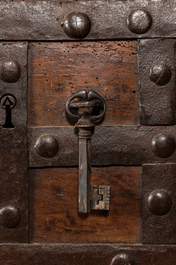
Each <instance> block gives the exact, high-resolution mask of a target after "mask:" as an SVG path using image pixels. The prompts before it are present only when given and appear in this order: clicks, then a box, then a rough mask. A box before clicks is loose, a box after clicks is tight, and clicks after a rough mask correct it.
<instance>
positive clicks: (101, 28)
mask: <svg viewBox="0 0 176 265" xmlns="http://www.w3.org/2000/svg"><path fill="white" fill-rule="evenodd" d="M175 4H176V0H169V1H154V0H153V1H147V0H140V1H139V0H135V1H130V0H127V1H27V0H26V1H10V0H2V1H1V6H0V19H1V28H0V39H1V40H4V39H6V40H69V39H70V38H69V37H68V36H66V34H65V33H64V31H63V29H62V28H61V26H60V24H61V21H62V19H63V18H64V16H65V15H66V14H67V13H69V12H71V11H80V12H84V13H86V14H87V15H88V16H89V17H90V19H91V21H92V28H91V31H90V33H89V35H88V36H87V37H86V39H89V40H93V39H122V38H130V39H133V38H158V37H162V38H174V37H176V10H175V8H173V7H174V6H175ZM141 8H142V9H145V10H147V11H148V12H149V13H150V14H151V16H152V27H151V29H150V30H149V31H148V32H146V33H144V34H141V35H139V34H135V33H132V32H131V31H130V30H129V29H128V26H127V16H128V14H129V12H130V11H132V10H134V9H141ZM7 28H8V30H7Z"/></svg>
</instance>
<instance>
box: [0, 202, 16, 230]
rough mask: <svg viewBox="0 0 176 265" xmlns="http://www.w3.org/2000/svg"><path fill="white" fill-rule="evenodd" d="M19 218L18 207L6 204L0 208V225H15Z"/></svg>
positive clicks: (9, 226)
mask: <svg viewBox="0 0 176 265" xmlns="http://www.w3.org/2000/svg"><path fill="white" fill-rule="evenodd" d="M20 220H21V216H20V213H19V211H18V209H17V208H16V207H14V206H11V205H9V206H6V207H4V208H2V209H0V225H2V226H4V227H6V228H14V227H16V226H17V225H18V224H19V223H20Z"/></svg>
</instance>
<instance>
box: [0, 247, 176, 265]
mask: <svg viewBox="0 0 176 265" xmlns="http://www.w3.org/2000/svg"><path fill="white" fill-rule="evenodd" d="M122 253H124V254H126V255H128V257H129V258H130V260H131V261H133V263H134V264H137V265H138V264H142V265H149V264H152V265H154V264H157V265H158V264H159V265H171V264H173V265H174V264H175V263H176V247H175V246H174V245H162V246H156V245H145V246H141V245H133V246H129V245H127V246H124V245H117V244H49V245H47V244H34V245H33V244H30V245H24V244H21V245H17V244H14V245H11V244H9V245H4V244H3V245H0V259H1V262H3V261H4V264H6V265H19V264H26V265H33V264H35V265H43V264H52V265H58V264H62V265H78V264H80V265H97V264H99V265H105V264H107V265H110V264H111V261H112V260H113V258H114V257H115V256H116V255H118V254H122ZM48 262H49V263H48ZM114 264H116V263H113V265H114Z"/></svg>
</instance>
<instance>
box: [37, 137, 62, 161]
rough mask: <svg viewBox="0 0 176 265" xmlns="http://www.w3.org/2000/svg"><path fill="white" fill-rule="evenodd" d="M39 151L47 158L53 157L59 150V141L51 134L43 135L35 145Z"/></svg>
mask: <svg viewBox="0 0 176 265" xmlns="http://www.w3.org/2000/svg"><path fill="white" fill-rule="evenodd" d="M34 148H35V149H36V151H37V153H38V154H39V155H40V156H42V157H46V158H51V157H53V156H55V155H56V154H57V152H58V151H59V144H58V141H57V140H56V139H55V138H54V137H53V136H51V135H41V136H40V137H39V138H38V139H37V141H36V144H35V146H34Z"/></svg>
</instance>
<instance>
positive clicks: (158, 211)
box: [148, 190, 172, 215]
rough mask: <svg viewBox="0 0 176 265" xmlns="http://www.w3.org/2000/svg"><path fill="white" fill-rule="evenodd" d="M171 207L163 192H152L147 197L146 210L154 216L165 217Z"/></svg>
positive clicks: (170, 201)
mask: <svg viewBox="0 0 176 265" xmlns="http://www.w3.org/2000/svg"><path fill="white" fill-rule="evenodd" d="M171 207H172V199H171V196H170V195H169V193H168V192H167V191H165V190H154V191H153V192H152V193H150V195H149V197H148V208H149V210H150V211H151V212H152V213H153V214H155V215H165V214H167V213H168V212H169V211H170V209H171Z"/></svg>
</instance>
